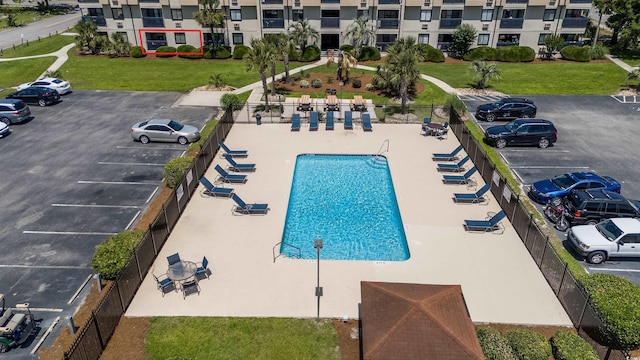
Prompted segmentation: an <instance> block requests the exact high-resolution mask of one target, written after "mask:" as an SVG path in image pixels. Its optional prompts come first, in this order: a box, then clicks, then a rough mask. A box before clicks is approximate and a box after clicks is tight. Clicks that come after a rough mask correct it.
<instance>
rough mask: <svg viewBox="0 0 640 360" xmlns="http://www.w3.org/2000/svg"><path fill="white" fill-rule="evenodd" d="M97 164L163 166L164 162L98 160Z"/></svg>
mask: <svg viewBox="0 0 640 360" xmlns="http://www.w3.org/2000/svg"><path fill="white" fill-rule="evenodd" d="M98 164H99V165H140V166H165V165H166V164H160V163H121V162H107V161H100V162H98Z"/></svg>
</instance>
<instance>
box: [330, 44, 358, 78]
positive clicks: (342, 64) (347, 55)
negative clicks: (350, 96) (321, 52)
mask: <svg viewBox="0 0 640 360" xmlns="http://www.w3.org/2000/svg"><path fill="white" fill-rule="evenodd" d="M327 56H328V59H327V67H328V66H330V65H331V64H333V62H334V61H335V53H334V51H333V49H329V50H327ZM337 64H338V74H337V76H336V79H337V80H338V81H346V80H348V79H349V70H350V69H351V67H352V66H356V65H357V64H358V59H357V58H356V57H355V56H354V55H353V54H352V53H351V52H349V51H342V50H341V51H340V56H339V57H338V61H337Z"/></svg>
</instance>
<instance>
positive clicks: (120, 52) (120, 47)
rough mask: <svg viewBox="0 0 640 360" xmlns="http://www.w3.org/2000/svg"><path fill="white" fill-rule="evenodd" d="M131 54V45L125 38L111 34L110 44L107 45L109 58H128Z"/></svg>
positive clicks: (119, 34) (117, 34)
mask: <svg viewBox="0 0 640 360" xmlns="http://www.w3.org/2000/svg"><path fill="white" fill-rule="evenodd" d="M130 53H131V44H129V41H128V40H127V38H125V37H124V35H122V34H121V33H113V34H111V44H110V45H109V54H110V55H111V56H129V54H130Z"/></svg>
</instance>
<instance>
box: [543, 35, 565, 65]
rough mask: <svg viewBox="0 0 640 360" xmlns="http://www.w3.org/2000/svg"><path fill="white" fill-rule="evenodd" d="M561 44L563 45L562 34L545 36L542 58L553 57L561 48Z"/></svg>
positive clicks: (549, 58) (548, 58)
mask: <svg viewBox="0 0 640 360" xmlns="http://www.w3.org/2000/svg"><path fill="white" fill-rule="evenodd" d="M562 45H564V39H563V38H562V36H560V35H558V34H553V35H550V36H547V37H546V38H545V39H544V46H545V50H544V58H545V59H547V60H551V59H553V57H554V55H555V54H557V53H558V51H560V49H561V48H562Z"/></svg>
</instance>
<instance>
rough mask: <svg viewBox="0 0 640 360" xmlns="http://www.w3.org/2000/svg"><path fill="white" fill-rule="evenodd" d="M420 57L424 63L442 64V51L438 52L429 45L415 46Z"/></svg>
mask: <svg viewBox="0 0 640 360" xmlns="http://www.w3.org/2000/svg"><path fill="white" fill-rule="evenodd" d="M416 47H417V48H418V51H419V52H420V55H422V57H423V58H424V61H429V62H436V63H439V62H444V54H443V53H442V50H438V49H436V48H434V47H433V46H431V45H428V44H418V45H416Z"/></svg>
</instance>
